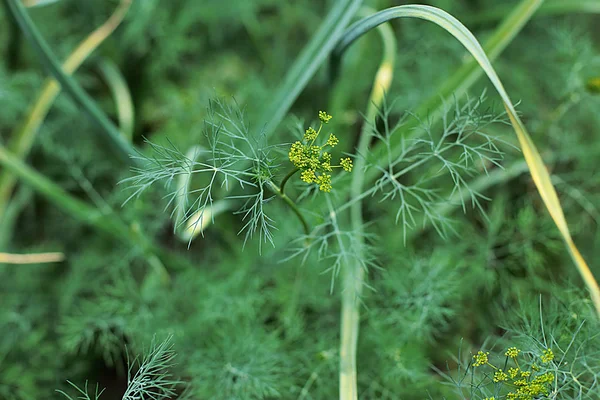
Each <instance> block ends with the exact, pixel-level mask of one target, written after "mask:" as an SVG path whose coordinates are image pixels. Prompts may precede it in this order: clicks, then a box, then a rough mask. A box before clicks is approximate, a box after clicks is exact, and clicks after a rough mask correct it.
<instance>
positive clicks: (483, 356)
mask: <svg viewBox="0 0 600 400" xmlns="http://www.w3.org/2000/svg"><path fill="white" fill-rule="evenodd" d="M489 354H490V352H489V351H488V352H487V353H484V352H483V351H481V350H479V351H478V352H477V354H475V355H474V356H473V359H474V360H475V362H474V363H473V366H474V367H479V366H481V365H484V364H487V363H488V355H489Z"/></svg>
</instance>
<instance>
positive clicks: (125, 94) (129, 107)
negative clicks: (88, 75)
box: [98, 59, 135, 142]
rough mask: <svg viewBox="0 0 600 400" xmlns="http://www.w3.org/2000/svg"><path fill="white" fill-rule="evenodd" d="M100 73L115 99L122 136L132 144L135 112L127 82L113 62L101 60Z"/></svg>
mask: <svg viewBox="0 0 600 400" xmlns="http://www.w3.org/2000/svg"><path fill="white" fill-rule="evenodd" d="M98 71H99V72H100V74H101V75H102V78H103V79H104V81H105V82H106V85H107V86H108V88H109V90H110V92H111V94H112V97H113V99H114V102H115V106H116V109H117V117H118V119H119V129H120V130H121V134H122V135H123V136H124V137H125V138H126V139H127V141H128V142H132V141H133V131H134V123H135V110H134V108H133V99H132V98H131V92H130V91H129V87H128V86H127V81H126V80H125V77H124V76H123V74H122V73H121V71H119V68H118V67H117V65H116V64H115V63H114V61H112V60H109V59H101V60H100V62H99V63H98Z"/></svg>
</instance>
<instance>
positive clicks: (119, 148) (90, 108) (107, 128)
mask: <svg viewBox="0 0 600 400" xmlns="http://www.w3.org/2000/svg"><path fill="white" fill-rule="evenodd" d="M4 3H5V4H6V6H7V8H8V9H9V10H10V12H11V13H12V15H13V17H14V19H15V21H16V22H17V23H18V24H19V26H20V27H21V30H22V31H23V34H24V35H25V37H26V38H27V39H28V40H29V43H30V44H31V45H32V46H33V47H34V48H35V50H36V52H37V53H38V56H39V57H40V58H41V59H42V62H43V63H44V65H45V66H46V67H47V68H48V69H49V71H50V72H51V74H52V75H53V76H54V78H55V79H56V80H57V81H58V82H59V83H60V85H61V87H62V88H63V89H64V90H65V92H67V93H68V94H69V95H70V96H71V97H72V98H73V100H75V102H76V103H77V104H78V105H79V106H81V107H82V109H83V110H84V111H85V112H86V113H87V115H88V116H89V117H90V118H91V119H92V121H94V122H96V123H97V124H98V126H100V128H101V129H102V130H101V132H103V133H104V135H103V136H102V138H103V139H104V140H105V141H106V142H107V143H108V144H109V145H110V146H111V147H112V148H113V150H114V151H115V152H116V154H117V156H118V157H119V158H120V159H121V160H123V161H124V162H126V163H128V164H132V163H135V159H132V158H131V157H130V156H131V155H134V154H135V150H134V148H133V146H132V145H131V144H130V143H129V142H127V140H125V139H124V138H123V136H122V135H121V132H120V131H119V129H118V128H117V127H116V126H115V125H114V124H113V123H112V121H111V120H110V119H109V118H108V117H107V116H106V114H105V113H104V112H103V111H102V110H101V109H100V108H99V107H98V106H97V105H96V103H95V102H94V100H93V99H92V98H91V97H90V96H89V95H88V94H87V93H86V92H85V91H84V90H83V89H82V88H81V86H79V84H78V83H77V82H76V81H75V80H74V79H73V78H72V77H71V76H69V75H67V74H66V73H65V72H64V71H63V69H62V67H61V65H60V63H59V62H58V60H57V58H56V56H55V55H54V54H53V53H52V50H51V49H50V47H49V46H48V43H46V41H45V40H44V38H43V37H42V35H41V34H40V32H39V31H38V30H37V28H36V27H35V25H34V23H33V21H32V20H31V18H29V15H27V12H26V11H25V8H24V7H23V4H22V3H21V2H20V1H19V0H4Z"/></svg>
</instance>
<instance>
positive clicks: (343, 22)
mask: <svg viewBox="0 0 600 400" xmlns="http://www.w3.org/2000/svg"><path fill="white" fill-rule="evenodd" d="M13 1H14V0H13ZM361 3H362V0H339V1H337V2H335V5H334V7H333V8H332V9H331V11H329V13H328V14H327V16H326V17H325V19H324V20H323V22H322V23H321V26H320V27H319V30H318V31H317V32H316V33H315V35H314V36H313V37H312V38H311V40H310V42H309V43H308V44H307V45H306V47H304V49H303V50H302V52H301V53H300V55H299V56H298V58H297V59H296V60H295V61H294V64H293V65H292V66H291V68H290V69H289V70H288V73H287V75H286V76H285V79H284V81H283V84H282V85H281V87H280V88H279V90H278V91H277V93H276V94H275V96H273V100H272V101H271V102H270V103H269V105H268V106H267V107H266V108H265V111H264V113H263V114H262V117H261V118H260V121H262V122H263V123H265V124H266V125H265V127H264V129H263V133H264V135H266V136H267V137H269V136H271V135H272V134H273V132H274V131H275V129H276V128H277V126H278V125H279V123H280V122H281V121H282V120H283V118H284V117H285V115H286V114H287V112H288V111H289V109H290V107H291V106H292V104H293V103H294V101H295V100H296V98H297V97H298V95H300V93H301V92H302V90H303V89H304V88H305V87H306V85H307V84H308V81H309V80H310V79H311V78H312V77H313V75H314V74H315V73H316V72H317V69H318V68H319V66H321V64H322V63H323V62H324V61H325V60H326V58H327V57H328V56H329V53H330V52H331V50H332V49H333V47H334V46H335V45H336V43H337V42H338V41H339V39H340V37H341V35H342V33H343V31H344V29H345V28H346V26H348V24H349V23H350V20H351V19H352V17H353V16H354V14H355V13H356V11H357V10H358V8H359V7H360V5H361Z"/></svg>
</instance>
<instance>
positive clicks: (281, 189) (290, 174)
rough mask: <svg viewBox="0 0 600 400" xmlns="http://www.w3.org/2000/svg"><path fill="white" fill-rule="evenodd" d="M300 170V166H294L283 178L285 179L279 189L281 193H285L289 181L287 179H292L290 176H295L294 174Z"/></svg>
mask: <svg viewBox="0 0 600 400" xmlns="http://www.w3.org/2000/svg"><path fill="white" fill-rule="evenodd" d="M298 171H300V168H294V169H293V170H291V171H290V172H288V174H287V175H286V176H285V177H284V178H283V180H282V181H281V185H280V186H279V191H280V192H281V193H284V189H285V184H286V183H287V181H288V180H290V178H291V177H292V176H294V174H296V172H298Z"/></svg>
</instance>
